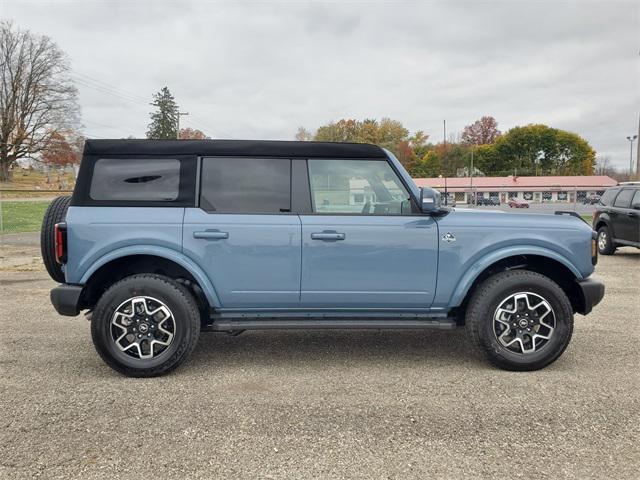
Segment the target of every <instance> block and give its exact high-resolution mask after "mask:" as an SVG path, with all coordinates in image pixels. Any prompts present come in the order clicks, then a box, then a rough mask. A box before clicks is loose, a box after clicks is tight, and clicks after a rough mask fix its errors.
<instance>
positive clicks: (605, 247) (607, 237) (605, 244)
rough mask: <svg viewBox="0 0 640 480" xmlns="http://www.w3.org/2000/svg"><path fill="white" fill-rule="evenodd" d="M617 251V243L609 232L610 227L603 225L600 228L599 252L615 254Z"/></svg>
mask: <svg viewBox="0 0 640 480" xmlns="http://www.w3.org/2000/svg"><path fill="white" fill-rule="evenodd" d="M615 251H616V245H615V243H614V242H613V238H612V237H611V233H610V232H609V227H607V226H606V225H603V226H602V227H600V228H599V229H598V253H600V254H601V255H613V254H614V253H615Z"/></svg>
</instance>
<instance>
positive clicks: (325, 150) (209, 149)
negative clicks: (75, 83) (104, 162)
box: [84, 139, 386, 158]
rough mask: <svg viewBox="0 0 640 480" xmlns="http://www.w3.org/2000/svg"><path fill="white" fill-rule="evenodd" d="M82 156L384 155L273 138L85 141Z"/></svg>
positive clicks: (372, 148) (358, 147)
mask: <svg viewBox="0 0 640 480" xmlns="http://www.w3.org/2000/svg"><path fill="white" fill-rule="evenodd" d="M84 154H85V155H93V156H96V155H200V156H249V157H316V158H336V157H337V158H384V157H386V155H385V153H384V151H383V150H382V148H380V147H378V146H376V145H370V144H367V143H332V142H286V141H275V140H125V139H123V140H87V141H86V142H85V146H84Z"/></svg>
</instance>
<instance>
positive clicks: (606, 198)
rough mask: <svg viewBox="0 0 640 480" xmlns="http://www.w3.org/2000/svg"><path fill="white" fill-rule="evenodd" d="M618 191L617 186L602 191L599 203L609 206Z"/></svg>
mask: <svg viewBox="0 0 640 480" xmlns="http://www.w3.org/2000/svg"><path fill="white" fill-rule="evenodd" d="M619 191H620V189H619V188H611V189H609V190H607V191H606V192H604V194H603V195H602V198H600V203H601V204H602V205H605V206H607V207H608V206H611V204H612V203H613V199H614V198H616V194H617V193H618V192H619Z"/></svg>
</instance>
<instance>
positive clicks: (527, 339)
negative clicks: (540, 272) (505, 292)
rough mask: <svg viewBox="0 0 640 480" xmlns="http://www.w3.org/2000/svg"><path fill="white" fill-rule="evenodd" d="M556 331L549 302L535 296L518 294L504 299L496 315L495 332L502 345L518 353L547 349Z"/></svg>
mask: <svg viewBox="0 0 640 480" xmlns="http://www.w3.org/2000/svg"><path fill="white" fill-rule="evenodd" d="M555 328H556V316H555V313H554V311H553V308H552V307H551V305H550V304H549V302H548V301H547V300H545V299H544V298H543V297H541V296H540V295H538V294H536V293H532V292H518V293H514V294H512V295H509V296H508V297H507V298H505V299H504V300H503V301H502V302H501V303H500V305H499V306H498V308H497V309H496V311H495V313H494V315H493V332H494V334H495V335H496V338H497V339H498V341H499V342H500V344H501V345H502V346H503V347H505V348H507V349H508V350H509V351H511V352H513V353H518V354H523V355H525V354H531V353H534V352H537V351H539V350H540V349H541V348H544V346H545V345H547V344H548V342H549V340H550V339H551V337H552V335H553V333H554V330H555Z"/></svg>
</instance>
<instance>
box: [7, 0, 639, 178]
mask: <svg viewBox="0 0 640 480" xmlns="http://www.w3.org/2000/svg"><path fill="white" fill-rule="evenodd" d="M0 17H1V18H3V19H6V18H9V19H12V20H14V21H15V23H16V24H17V25H18V26H20V27H23V28H27V29H30V30H31V31H33V32H35V33H40V34H45V35H48V36H50V37H51V38H53V39H54V40H55V41H56V42H57V43H58V45H59V46H60V47H61V48H62V49H63V50H64V51H66V52H67V53H68V55H69V58H70V62H71V66H72V69H73V75H74V77H75V78H77V79H78V82H79V84H78V88H79V91H80V103H81V107H82V120H83V123H84V125H85V133H86V134H87V135H91V136H95V137H108V138H113V137H115V138H120V137H125V136H128V135H134V136H138V137H142V136H144V133H145V131H146V127H147V124H148V122H149V118H148V113H149V111H150V107H149V106H148V105H147V103H148V102H149V101H150V99H151V94H152V93H154V92H156V91H157V90H159V89H160V88H161V87H163V86H165V85H166V86H168V87H169V89H170V90H171V92H172V93H173V94H174V96H175V97H176V99H177V101H178V103H179V104H180V107H181V109H182V110H183V111H188V112H190V113H191V115H190V116H189V117H186V118H184V119H183V125H185V126H191V127H194V128H200V129H201V130H203V131H204V132H205V133H206V134H207V135H209V136H211V137H213V138H269V139H293V136H294V134H295V132H296V130H297V127H298V126H300V125H303V126H305V127H306V128H308V129H310V130H313V129H315V128H317V127H318V126H319V125H321V124H323V123H326V122H329V121H331V120H338V119H340V118H344V117H350V118H357V119H363V118H381V117H384V116H387V117H391V118H393V119H397V120H400V121H402V122H403V123H404V125H405V126H406V127H407V128H409V129H410V130H411V131H414V130H418V129H421V130H425V131H426V132H427V133H428V134H429V135H430V138H431V140H432V141H437V142H439V141H441V140H442V120H443V119H446V120H447V130H448V132H460V131H461V130H462V128H463V127H464V126H465V125H467V124H469V123H471V122H473V121H474V120H476V119H478V118H480V117H481V116H482V115H493V116H494V117H495V118H496V119H497V121H498V123H499V126H500V128H501V129H502V130H503V131H505V130H508V129H509V128H511V127H513V126H516V125H525V124H528V123H544V124H547V125H550V126H553V127H558V128H562V129H566V130H570V131H574V132H576V133H578V134H580V135H582V136H583V137H585V138H586V139H587V140H588V141H589V142H590V143H591V145H592V146H593V147H594V148H595V149H596V151H597V152H598V154H599V155H601V156H609V157H610V159H611V162H612V163H613V164H615V165H617V166H619V167H624V166H628V161H629V142H628V141H627V140H626V138H625V137H626V136H627V135H630V134H636V133H637V132H638V116H639V114H640V55H639V53H640V2H638V1H630V2H614V1H601V2H577V1H565V2H559V1H549V2H540V1H532V0H528V1H509V2H498V1H489V2H486V1H485V2H481V1H475V2H446V3H445V2H418V1H412V2H409V1H386V2H383V1H322V2H304V1H300V2H296V1H286V2H282V1H281V2H268V1H252V2H242V1H235V2H234V1H228V2H226V1H206V0H199V1H198V0H194V1H161V0H157V1H145V0H142V1H141V0H136V1H133V0H131V1H124V0H121V1H116V0H111V1H109V0H84V1H79V0H78V1H64V0H60V1H54V0H50V1H47V0H44V1H43V0H40V1H35V0H34V1H32V0H0ZM96 80H98V81H100V82H103V83H100V84H98V83H96ZM114 89H115V90H114ZM114 92H115V93H114ZM634 156H635V153H634Z"/></svg>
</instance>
